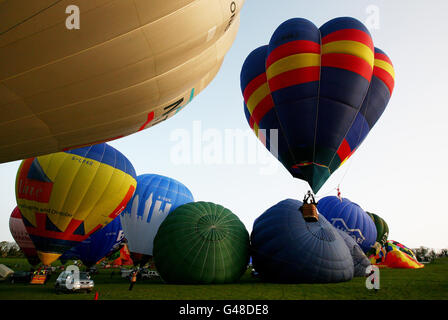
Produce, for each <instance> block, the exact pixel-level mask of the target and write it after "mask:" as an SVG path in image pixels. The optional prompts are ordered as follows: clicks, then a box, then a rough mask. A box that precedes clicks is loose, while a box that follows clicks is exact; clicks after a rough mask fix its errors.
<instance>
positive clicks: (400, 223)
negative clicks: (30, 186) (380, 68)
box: [0, 0, 448, 248]
mask: <svg viewBox="0 0 448 320" xmlns="http://www.w3.org/2000/svg"><path fill="white" fill-rule="evenodd" d="M371 5H373V6H376V7H377V8H378V9H379V29H372V30H371V33H372V37H373V40H374V44H375V46H377V47H379V48H381V49H383V50H384V51H386V52H387V54H388V55H389V56H390V58H391V59H392V62H393V63H394V67H395V72H396V86H395V91H394V94H393V96H392V99H391V101H390V103H389V105H388V108H387V109H386V111H385V112H384V114H383V116H382V118H381V119H380V120H379V121H378V123H377V124H376V126H375V127H374V128H373V130H372V131H371V132H370V134H369V136H368V137H367V139H366V140H365V141H364V143H363V144H362V145H361V147H360V148H359V149H358V150H357V152H356V153H355V154H354V155H353V157H352V159H351V160H349V162H347V163H346V164H344V165H343V166H342V167H341V168H340V169H339V170H338V171H337V172H336V173H335V174H334V175H333V176H332V177H331V178H330V179H329V180H328V181H327V183H326V184H325V185H324V187H323V188H322V190H321V191H320V192H319V194H318V196H319V197H321V196H325V195H327V194H333V195H335V194H336V192H335V190H334V189H335V188H336V187H337V185H338V184H339V183H340V186H341V191H342V195H343V196H344V197H347V198H349V199H350V200H352V201H354V202H356V203H358V204H359V205H360V206H361V207H362V208H364V209H365V210H368V211H371V212H375V213H377V214H378V215H380V216H382V217H383V218H384V219H385V220H386V221H387V222H388V224H389V228H390V237H389V238H390V239H393V240H397V241H400V242H402V243H403V244H405V245H407V246H409V247H418V246H420V245H424V246H428V247H433V248H448V236H447V233H446V227H447V226H448V212H447V211H448V210H447V209H446V207H445V206H444V200H443V199H444V198H445V197H446V191H447V187H446V184H445V182H446V181H448V173H447V171H446V169H445V161H446V160H447V159H448V151H447V150H448V149H447V148H448V143H447V140H446V138H447V134H446V130H447V128H448V126H447V124H446V121H447V120H446V119H447V118H448V111H447V107H448V106H447V103H446V94H447V93H446V91H447V89H446V86H447V84H448V80H446V74H448V67H447V63H446V61H447V58H446V52H447V51H448V45H447V42H446V41H447V39H448V31H447V30H448V21H447V19H446V14H447V12H448V2H447V1H444V0H438V1H435V0H432V1H417V0H412V1H409V0H408V1H406V0H393V1H390V0H389V1H386V0H384V1H378V0H370V1H363V0H344V1H335V0H316V1H301V0H276V1H272V0H246V3H245V4H244V7H243V9H242V13H241V26H240V31H239V33H238V36H237V39H236V41H235V43H234V45H233V47H232V48H231V49H230V51H229V53H228V54H227V56H226V58H225V60H224V63H223V66H222V68H221V70H220V72H219V73H218V75H217V77H216V78H215V79H214V80H213V82H212V83H211V84H210V85H209V86H208V87H207V88H206V89H205V90H204V91H203V92H202V93H200V94H199V95H198V96H197V97H196V98H195V99H194V100H193V101H192V102H191V103H190V104H189V105H188V106H187V107H185V108H184V109H183V110H182V111H181V112H179V113H178V114H177V115H176V116H175V117H173V118H171V119H169V120H168V121H165V122H163V123H161V124H159V125H157V126H155V127H152V128H150V129H148V130H144V131H142V132H139V133H136V134H134V135H131V136H128V137H125V138H122V139H120V140H117V141H114V142H111V143H110V144H111V145H112V146H114V147H116V148H117V149H118V150H120V151H121V152H122V153H124V154H125V155H126V156H127V157H128V158H129V159H130V160H131V162H132V163H133V164H134V167H135V169H136V171H137V174H143V173H158V174H163V175H166V176H170V177H173V178H175V179H177V180H179V181H181V182H182V183H184V184H185V185H186V186H187V187H188V188H189V189H190V190H191V192H192V193H193V195H194V197H195V200H203V201H212V202H216V203H219V204H221V205H223V206H225V207H227V208H229V209H230V210H232V211H233V212H234V213H235V214H236V215H238V216H239V217H240V219H241V220H242V221H243V222H244V224H245V225H246V227H247V229H248V231H249V232H250V231H251V230H252V224H253V221H254V220H255V219H256V218H257V217H258V216H259V215H260V214H262V213H263V212H264V211H265V210H266V209H267V208H269V207H270V206H272V205H274V204H276V203H277V202H279V201H281V200H283V199H286V198H296V199H299V200H302V198H303V195H304V193H305V192H306V191H307V190H308V189H309V187H308V186H307V184H306V183H305V182H303V181H301V180H297V179H294V178H292V177H291V176H290V175H289V173H288V172H287V171H286V169H284V168H283V167H282V166H280V165H279V166H278V168H277V170H276V172H275V173H273V174H263V172H262V170H263V168H266V164H250V163H247V162H248V161H245V162H244V163H243V164H226V163H225V162H224V163H223V164H215V165H211V164H207V163H204V161H200V163H197V164H189V165H188V164H176V163H175V162H174V161H173V158H172V157H171V153H172V152H173V150H174V149H175V147H176V146H178V143H179V142H178V141H173V139H174V138H175V137H176V134H177V133H179V132H184V133H189V134H190V136H193V131H194V130H193V128H194V127H196V128H197V126H198V124H200V126H201V128H202V132H203V133H205V132H208V134H220V135H222V136H224V133H225V130H226V129H232V130H236V129H241V130H247V128H248V125H247V123H246V119H245V117H244V113H243V99H242V95H241V91H240V84H239V75H240V70H241V66H242V63H243V61H244V59H245V58H246V56H247V55H248V54H249V53H250V51H252V50H253V49H255V48H256V47H258V46H260V45H263V44H266V43H267V42H268V41H269V38H270V36H271V34H272V32H273V31H274V30H275V28H276V27H277V26H278V25H279V24H280V23H282V22H283V21H285V20H287V19H289V18H293V17H303V18H307V19H309V20H311V21H312V22H314V23H315V24H316V25H317V26H321V25H322V24H323V23H325V22H326V21H328V20H330V19H332V18H335V17H339V16H352V17H355V18H357V19H359V20H361V21H362V22H365V23H367V21H368V18H369V13H368V12H367V8H368V7H369V6H371ZM195 121H200V122H195ZM211 129H212V130H213V129H214V130H215V131H210V130H211ZM179 130H181V131H179ZM182 130H183V131H182ZM207 130H208V131H207ZM202 137H203V138H207V134H206V135H205V137H204V136H202ZM170 138H173V139H170ZM250 139H252V140H251V141H252V142H257V141H256V137H255V135H251V136H250ZM215 142H216V141H215ZM257 144H259V142H257ZM207 146H208V147H210V142H206V141H205V142H203V143H202V148H203V150H204V148H207ZM191 152H193V149H191ZM263 153H264V154H263V155H264V157H265V158H267V159H270V160H271V163H275V162H274V161H275V159H274V158H272V156H270V154H269V153H268V151H267V150H266V151H264V150H263ZM243 156H244V155H243ZM202 160H203V159H202ZM18 166H19V162H18V161H15V162H11V163H5V164H0V178H1V185H0V197H1V200H2V201H1V202H2V210H1V211H0V240H12V236H11V234H10V232H9V226H8V221H9V216H10V214H11V211H12V209H13V208H14V207H15V194H14V182H15V174H16V171H17V168H18Z"/></svg>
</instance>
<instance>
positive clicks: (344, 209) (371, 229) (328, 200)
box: [317, 196, 376, 252]
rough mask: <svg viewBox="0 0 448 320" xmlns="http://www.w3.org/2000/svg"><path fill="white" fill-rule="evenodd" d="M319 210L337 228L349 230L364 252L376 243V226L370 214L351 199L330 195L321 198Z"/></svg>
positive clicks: (318, 205)
mask: <svg viewBox="0 0 448 320" xmlns="http://www.w3.org/2000/svg"><path fill="white" fill-rule="evenodd" d="M317 210H318V211H319V213H320V214H322V215H323V216H325V218H327V220H328V221H329V222H330V223H331V224H332V225H333V226H334V227H335V228H337V229H341V230H342V231H345V232H347V233H348V234H349V235H350V236H351V237H352V238H353V239H355V241H356V243H357V244H358V245H359V246H360V247H361V249H362V250H363V251H364V252H367V251H369V249H370V248H371V247H372V246H373V245H374V244H375V240H376V227H375V223H374V222H373V220H372V219H371V218H370V217H369V215H368V214H367V213H366V212H365V211H364V210H363V209H362V208H361V207H360V206H359V205H357V204H356V203H354V202H351V201H350V200H349V199H346V198H342V199H341V200H340V199H339V198H338V197H336V196H329V197H325V198H322V199H321V200H319V203H318V204H317Z"/></svg>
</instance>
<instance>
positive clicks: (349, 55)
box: [241, 17, 395, 193]
mask: <svg viewBox="0 0 448 320" xmlns="http://www.w3.org/2000/svg"><path fill="white" fill-rule="evenodd" d="M394 79H395V74H394V69H393V66H392V62H391V60H390V59H389V58H388V56H387V55H386V54H385V53H384V52H383V51H382V50H380V49H378V48H374V46H373V41H372V38H371V35H370V33H369V31H368V30H367V28H366V27H365V26H364V25H363V24H362V23H361V22H359V21H358V20H356V19H353V18H349V17H343V18H336V19H333V20H331V21H329V22H327V23H325V24H324V25H323V26H322V27H321V28H320V29H318V28H317V27H316V26H315V25H314V24H313V23H312V22H310V21H308V20H306V19H301V18H294V19H290V20H287V21H285V22H283V23H282V24H281V25H280V26H279V27H278V28H277V29H276V30H275V32H274V34H273V35H272V37H271V40H270V42H269V45H265V46H261V47H259V48H257V49H255V50H254V51H252V52H251V53H250V54H249V56H248V57H247V58H246V60H245V62H244V65H243V67H242V70H241V90H242V92H243V97H244V111H245V115H246V118H247V121H248V122H249V125H250V127H251V128H252V129H253V131H254V132H255V134H256V135H257V137H258V138H259V139H260V140H261V141H262V143H263V144H264V145H265V146H266V147H267V148H268V149H269V151H270V152H271V153H273V154H274V156H276V157H277V158H278V159H279V161H280V162H281V163H282V164H283V166H284V167H285V168H286V169H287V170H288V171H289V172H290V173H291V175H292V176H293V177H295V178H299V179H302V180H305V181H307V182H308V183H309V185H310V186H311V188H312V189H313V191H314V192H315V193H316V192H318V191H319V189H320V188H321V187H322V185H323V184H324V183H325V181H326V180H327V179H328V178H329V177H330V175H331V174H332V173H333V172H334V171H335V170H336V169H338V168H339V167H340V166H341V165H342V164H343V163H344V162H345V161H346V160H347V159H348V158H349V157H350V156H351V155H352V154H353V152H355V150H356V149H357V148H358V146H359V145H360V144H361V142H362V141H363V140H364V139H365V137H366V136H367V134H368V133H369V131H370V130H371V129H372V127H373V126H374V125H375V123H376V122H377V120H378V119H379V117H380V116H381V114H382V113H383V111H384V109H385V108H386V106H387V104H388V102H389V99H390V97H391V94H392V91H393V88H394Z"/></svg>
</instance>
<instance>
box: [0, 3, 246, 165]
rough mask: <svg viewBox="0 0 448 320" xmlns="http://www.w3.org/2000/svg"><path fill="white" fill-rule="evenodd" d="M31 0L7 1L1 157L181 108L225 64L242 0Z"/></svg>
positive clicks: (0, 31) (137, 124)
mask: <svg viewBox="0 0 448 320" xmlns="http://www.w3.org/2000/svg"><path fill="white" fill-rule="evenodd" d="M31 2H32V4H31V3H28V2H27V4H26V6H25V5H24V4H23V3H22V2H19V1H16V0H3V1H0V61H1V62H2V64H1V66H2V67H1V68H0V112H1V114H2V117H1V119H0V162H5V161H11V160H16V159H23V158H28V157H32V156H36V155H40V154H48V153H51V152H57V151H62V150H67V148H76V147H81V146H84V145H90V144H93V143H99V142H103V141H108V140H112V139H117V138H120V137H123V136H125V135H129V134H131V133H134V132H137V131H140V130H143V129H145V128H148V127H151V126H153V125H155V124H157V123H160V122H162V121H164V120H166V119H168V118H169V117H171V116H173V115H175V114H176V113H177V112H178V111H179V110H181V109H182V108H183V107H185V106H186V105H187V104H188V103H189V102H190V101H191V100H192V99H193V98H194V97H195V96H197V95H198V94H199V92H201V91H202V90H203V89H204V88H205V87H206V86H207V85H208V84H209V83H210V82H211V81H212V79H213V78H214V77H215V75H216V74H217V72H218V70H219V69H220V67H221V64H222V62H223V60H224V56H225V54H226V53H227V51H228V50H229V49H230V47H231V45H232V43H233V41H234V39H235V37H236V34H237V31H238V28H239V21H240V10H241V7H242V6H243V3H244V0H178V1H167V0H151V1H148V0H119V1H117V0H98V1H92V0H72V1H49V0H33V1H31ZM78 10H79V12H78ZM78 13H79V22H80V24H79V29H74V28H76V22H77V17H78ZM5 62H7V63H5Z"/></svg>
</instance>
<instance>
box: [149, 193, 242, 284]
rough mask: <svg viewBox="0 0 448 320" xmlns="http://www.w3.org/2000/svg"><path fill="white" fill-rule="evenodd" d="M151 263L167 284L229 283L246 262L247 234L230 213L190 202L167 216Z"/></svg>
mask: <svg viewBox="0 0 448 320" xmlns="http://www.w3.org/2000/svg"><path fill="white" fill-rule="evenodd" d="M154 262H155V265H156V268H157V271H158V272H159V274H160V276H161V277H162V278H163V280H165V281H166V282H169V283H203V284H208V283H230V282H235V281H237V280H238V279H239V278H240V277H241V276H242V275H243V273H244V272H245V271H246V269H247V265H248V262H249V234H248V232H247V230H246V227H245V226H244V224H243V223H242V222H241V221H240V219H239V218H238V217H237V216H236V215H235V214H233V213H232V212H231V211H230V210H229V209H226V208H224V207H223V206H221V205H218V204H214V203H211V202H202V201H200V202H190V203H187V204H184V205H182V206H180V207H178V208H177V209H176V210H174V211H173V212H172V213H170V214H169V215H168V216H167V217H166V219H165V220H164V221H163V222H162V224H161V225H160V228H159V230H158V232H157V235H156V237H155V239H154Z"/></svg>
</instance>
